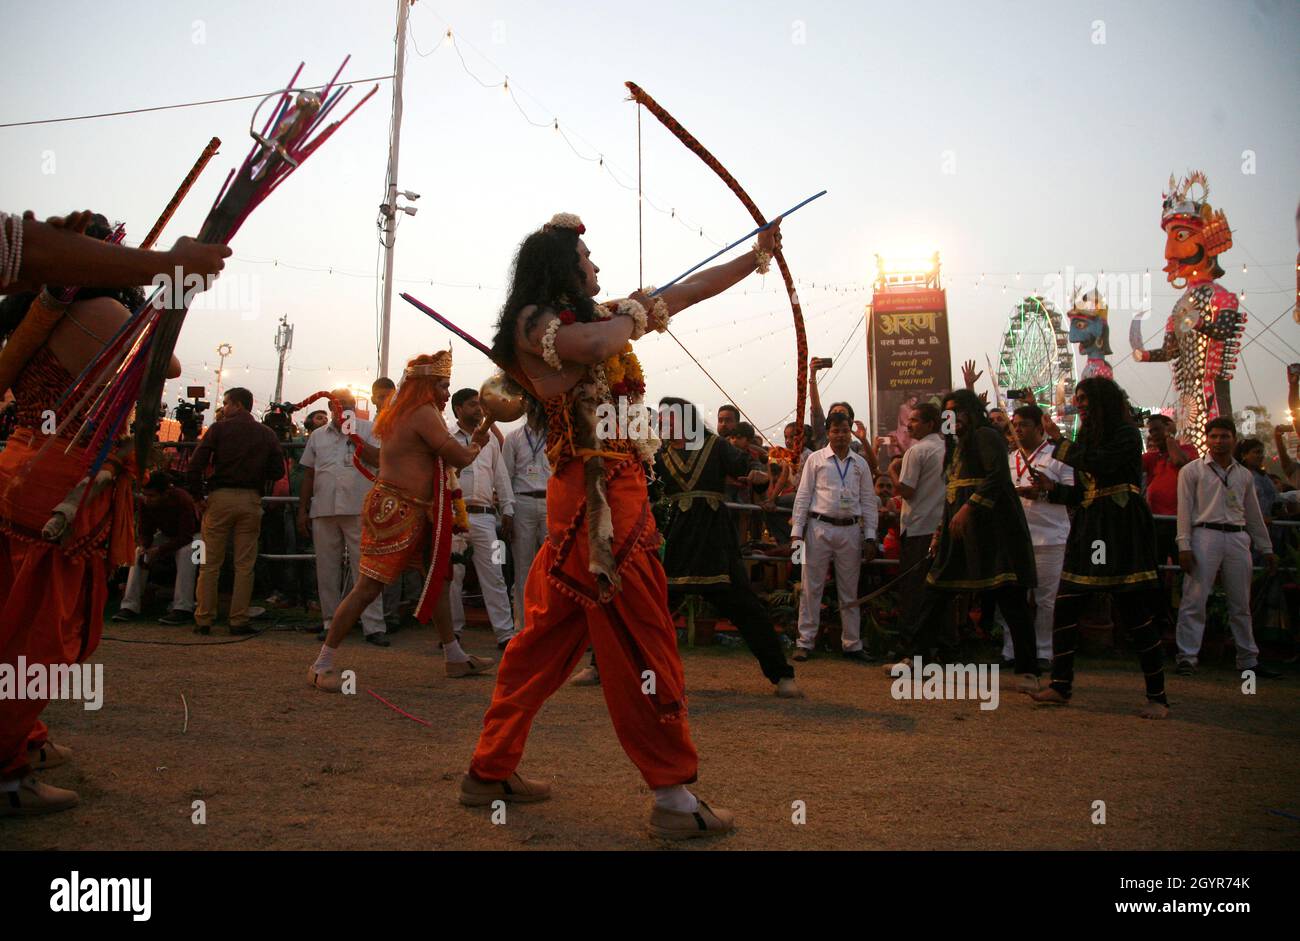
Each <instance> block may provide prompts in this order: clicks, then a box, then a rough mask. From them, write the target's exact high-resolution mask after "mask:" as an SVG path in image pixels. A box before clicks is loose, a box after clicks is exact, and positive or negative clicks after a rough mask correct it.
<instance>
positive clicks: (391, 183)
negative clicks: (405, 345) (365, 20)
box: [379, 0, 420, 376]
mask: <svg viewBox="0 0 1300 941" xmlns="http://www.w3.org/2000/svg"><path fill="white" fill-rule="evenodd" d="M414 2H415V0H397V35H396V37H395V39H394V42H395V44H396V46H397V54H396V63H395V64H394V66H393V118H392V131H391V134H390V137H389V139H388V178H387V180H386V181H385V183H384V202H383V203H382V204H381V205H380V207H379V217H380V227H381V228H382V230H383V233H384V312H383V316H382V318H381V319H380V323H379V375H381V376H387V375H388V340H389V327H390V323H391V320H392V315H393V242H394V241H395V240H396V238H397V214H398V213H399V212H404V213H406V214H407V215H408V216H413V215H415V213H416V212H417V210H416V207H414V206H398V205H397V197H398V196H399V195H401V196H405V197H406V198H407V199H408V200H412V201H414V200H417V199H419V198H420V194H419V193H412V192H411V191H410V190H406V191H404V192H402V193H400V194H399V193H398V190H397V157H398V153H399V150H400V149H401V141H402V72H403V70H404V69H405V67H406V15H407V12H408V11H409V9H410V6H411V4H413V3H414Z"/></svg>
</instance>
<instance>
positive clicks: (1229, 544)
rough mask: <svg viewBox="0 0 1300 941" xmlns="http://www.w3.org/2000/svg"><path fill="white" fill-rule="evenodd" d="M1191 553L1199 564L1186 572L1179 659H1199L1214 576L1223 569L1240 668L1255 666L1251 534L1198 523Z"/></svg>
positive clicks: (1179, 635)
mask: <svg viewBox="0 0 1300 941" xmlns="http://www.w3.org/2000/svg"><path fill="white" fill-rule="evenodd" d="M1192 555H1194V556H1196V567H1195V568H1194V569H1193V570H1192V574H1191V575H1184V576H1183V600H1182V602H1181V603H1180V604H1179V605H1178V630H1177V636H1178V662H1179V663H1183V662H1184V661H1186V662H1189V663H1192V664H1195V663H1196V658H1197V655H1198V654H1199V653H1200V652H1201V641H1202V639H1203V638H1204V637H1205V604H1206V602H1207V601H1209V598H1210V592H1211V591H1213V590H1214V579H1215V576H1216V575H1218V574H1219V573H1220V572H1222V573H1223V591H1224V593H1225V594H1226V595H1227V596H1228V625H1229V627H1231V628H1232V642H1233V644H1234V645H1235V646H1236V648H1237V669H1238V670H1246V669H1249V668H1251V667H1253V666H1256V665H1257V664H1258V663H1259V648H1258V647H1256V646H1255V631H1254V629H1253V627H1252V625H1251V620H1250V574H1251V573H1250V536H1249V535H1247V534H1246V533H1221V532H1219V531H1218V530H1216V529H1206V528H1204V527H1197V528H1195V529H1193V530H1192Z"/></svg>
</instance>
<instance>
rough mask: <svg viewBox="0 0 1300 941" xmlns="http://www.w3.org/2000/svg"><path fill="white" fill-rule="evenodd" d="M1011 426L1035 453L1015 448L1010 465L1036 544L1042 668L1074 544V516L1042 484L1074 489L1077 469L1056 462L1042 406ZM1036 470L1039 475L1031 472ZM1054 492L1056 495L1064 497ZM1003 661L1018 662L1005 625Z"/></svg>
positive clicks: (1025, 411) (1027, 408)
mask: <svg viewBox="0 0 1300 941" xmlns="http://www.w3.org/2000/svg"><path fill="white" fill-rule="evenodd" d="M1011 424H1012V426H1013V427H1014V428H1015V430H1016V434H1017V435H1019V437H1020V444H1021V445H1022V446H1023V447H1024V449H1025V450H1026V451H1027V452H1029V460H1028V461H1026V460H1025V458H1024V455H1023V454H1021V453H1020V451H1019V449H1016V448H1012V450H1011V453H1010V454H1009V455H1008V456H1007V460H1008V461H1009V462H1010V464H1011V483H1012V484H1013V485H1014V486H1015V488H1016V493H1018V494H1019V495H1020V505H1021V506H1022V507H1024V509H1025V522H1026V523H1028V524H1029V537H1030V539H1031V540H1032V541H1033V544H1034V569H1035V571H1036V572H1037V576H1038V580H1037V582H1036V583H1035V585H1034V634H1035V638H1036V640H1037V644H1038V660H1039V661H1040V662H1039V666H1040V667H1044V664H1043V663H1042V661H1047V663H1049V664H1050V663H1051V660H1052V624H1053V620H1052V619H1053V617H1054V616H1055V613H1056V592H1057V589H1058V588H1060V587H1061V566H1062V565H1064V564H1065V544H1066V543H1067V542H1069V541H1070V511H1069V510H1068V509H1067V508H1066V506H1065V504H1064V503H1062V502H1058V501H1059V499H1060V498H1057V499H1056V500H1053V498H1052V497H1051V496H1049V494H1048V493H1045V492H1044V490H1043V488H1042V487H1041V486H1039V482H1040V480H1041V479H1042V478H1046V479H1047V480H1050V481H1052V483H1054V484H1060V485H1063V486H1065V487H1073V486H1074V468H1072V467H1070V466H1069V465H1068V464H1064V463H1062V462H1061V461H1058V460H1057V459H1056V458H1054V457H1052V452H1053V450H1054V448H1053V446H1052V442H1050V441H1048V440H1047V437H1046V436H1045V435H1044V433H1043V410H1042V409H1041V408H1039V407H1038V406H1037V405H1034V404H1029V405H1022V406H1020V407H1019V408H1018V409H1016V410H1015V412H1014V413H1012V416H1011ZM1031 467H1032V468H1033V472H1031V471H1030V468H1031ZM1061 492H1062V491H1061V490H1060V489H1059V488H1056V487H1054V488H1052V490H1051V493H1052V494H1060V493H1061ZM1002 636H1003V641H1002V659H1003V660H1014V659H1015V644H1014V643H1012V641H1011V631H1010V629H1008V628H1007V627H1006V625H1003V629H1002Z"/></svg>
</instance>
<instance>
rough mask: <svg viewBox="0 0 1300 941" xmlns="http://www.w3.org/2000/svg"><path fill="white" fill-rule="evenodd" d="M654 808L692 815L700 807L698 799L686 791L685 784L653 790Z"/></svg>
mask: <svg viewBox="0 0 1300 941" xmlns="http://www.w3.org/2000/svg"><path fill="white" fill-rule="evenodd" d="M655 806H656V807H662V808H663V809H664V810H675V811H677V812H678V813H683V814H693V813H695V811H696V810H698V809H699V807H700V801H699V798H697V797H696V796H695V795H694V794H692V793H691V792H690V791H688V790H686V785H685V784H674V785H673V786H672V787H657V788H655Z"/></svg>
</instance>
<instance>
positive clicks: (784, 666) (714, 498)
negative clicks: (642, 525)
mask: <svg viewBox="0 0 1300 941" xmlns="http://www.w3.org/2000/svg"><path fill="white" fill-rule="evenodd" d="M659 407H660V415H661V418H663V419H664V421H663V426H662V427H661V428H660V433H661V434H663V435H664V440H665V446H664V447H663V448H661V449H660V451H659V453H658V454H657V455H656V456H655V473H656V475H657V476H658V477H659V479H660V481H661V482H662V483H663V488H664V489H663V494H664V500H665V501H667V503H668V513H667V517H666V525H665V526H664V539H665V543H666V544H665V547H664V571H665V572H666V573H667V575H668V603H669V606H670V607H673V606H675V605H676V604H677V603H678V602H680V601H681V600H682V599H683V598H684V597H685V596H686V595H690V594H696V595H701V596H702V597H704V598H705V599H707V600H708V601H709V603H710V604H712V605H713V606H714V607H715V608H717V609H718V611H719V612H721V613H722V614H723V615H724V616H725V617H727V619H728V620H730V621H731V622H732V623H733V624H735V625H736V627H737V629H738V630H739V631H740V634H741V636H742V637H743V638H744V639H745V643H746V644H748V645H749V649H750V651H751V652H752V653H753V654H754V656H755V657H756V658H757V659H758V662H759V665H760V666H761V667H762V670H763V675H764V676H766V677H767V678H768V680H769V681H771V682H772V683H774V684H775V685H776V694H777V695H778V696H780V697H782V698H786V699H794V698H801V697H802V696H803V692H802V691H801V690H800V689H799V687H798V686H796V685H795V681H794V667H792V666H791V665H790V664H789V663H787V662H786V659H785V653H784V651H783V650H782V649H781V641H780V638H778V637H777V635H776V631H775V630H774V629H773V627H772V621H771V619H770V618H769V617H768V616H767V612H766V610H765V609H764V606H763V603H762V601H760V600H759V598H758V596H757V595H756V594H755V593H754V589H753V586H752V585H750V581H749V573H748V572H747V571H746V570H745V565H744V562H743V561H742V560H741V558H740V543H739V540H738V539H737V536H736V528H735V526H734V525H733V524H732V522H731V519H730V514H729V513H728V511H727V508H726V507H725V506H724V505H723V503H724V496H723V488H724V487H725V485H726V478H727V476H728V475H730V476H732V477H739V478H746V479H748V480H749V481H750V482H751V483H764V482H766V481H765V479H762V480H760V479H756V476H755V475H760V476H763V477H764V478H765V475H762V473H761V471H753V470H751V458H750V456H749V455H747V454H745V453H743V452H741V451H740V450H738V449H737V448H735V447H733V446H732V445H731V444H730V443H729V442H727V441H726V440H725V439H724V438H723V437H721V436H720V435H716V434H714V433H713V432H711V431H709V430H708V429H706V428H704V426H703V424H702V423H701V422H700V421H699V417H698V413H697V412H696V409H695V406H694V405H692V404H691V403H690V402H687V401H685V400H683V399H676V398H665V399H661V400H660V402H659ZM683 426H685V427H686V428H700V429H702V432H703V440H702V441H700V442H698V444H699V447H697V448H688V447H687V442H686V440H685V438H684V436H683ZM691 443H692V444H696V443H697V442H691Z"/></svg>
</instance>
